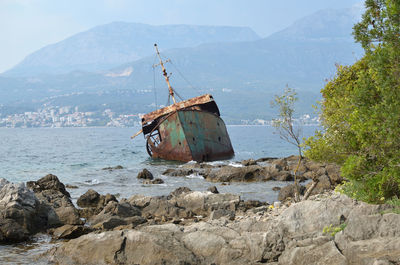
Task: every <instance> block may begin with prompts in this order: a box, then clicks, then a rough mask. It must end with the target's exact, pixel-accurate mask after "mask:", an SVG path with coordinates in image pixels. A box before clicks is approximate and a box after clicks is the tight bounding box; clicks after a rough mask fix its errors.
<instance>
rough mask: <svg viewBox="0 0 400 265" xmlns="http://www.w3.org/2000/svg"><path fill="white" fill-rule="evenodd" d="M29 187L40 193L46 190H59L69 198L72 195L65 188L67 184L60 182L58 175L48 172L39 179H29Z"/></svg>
mask: <svg viewBox="0 0 400 265" xmlns="http://www.w3.org/2000/svg"><path fill="white" fill-rule="evenodd" d="M27 187H28V188H30V189H32V190H33V191H34V192H35V193H40V192H42V191H45V190H52V191H59V192H61V193H62V194H63V195H65V196H67V197H68V198H70V197H71V195H70V194H69V192H68V191H67V190H66V189H65V185H64V184H63V183H61V182H60V180H59V179H58V177H57V176H55V175H53V174H48V175H46V176H44V177H43V178H41V179H39V180H38V181H28V182H27Z"/></svg>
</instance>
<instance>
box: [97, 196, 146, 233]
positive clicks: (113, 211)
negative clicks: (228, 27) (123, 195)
mask: <svg viewBox="0 0 400 265" xmlns="http://www.w3.org/2000/svg"><path fill="white" fill-rule="evenodd" d="M140 215H141V211H140V210H139V209H138V208H136V207H135V206H132V205H131V204H129V203H128V202H122V203H118V202H115V201H110V202H109V203H108V204H107V205H106V206H105V207H104V209H103V210H102V211H101V212H100V213H99V214H97V215H94V216H92V217H91V218H90V219H89V221H90V223H91V224H92V225H97V224H100V223H101V224H103V223H104V222H106V221H109V220H111V221H112V222H111V223H110V224H108V223H106V224H105V225H103V227H108V228H105V229H112V228H114V227H112V228H110V227H111V226H112V225H111V224H113V223H115V222H113V221H115V220H117V219H118V220H123V219H124V218H128V217H133V216H140ZM112 218H114V219H112ZM126 224H127V222H126V221H124V222H122V221H121V224H118V225H116V226H119V225H126Z"/></svg>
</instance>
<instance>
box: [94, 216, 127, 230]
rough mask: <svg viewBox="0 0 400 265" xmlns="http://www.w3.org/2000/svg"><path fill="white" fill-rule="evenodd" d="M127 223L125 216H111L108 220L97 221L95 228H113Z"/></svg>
mask: <svg viewBox="0 0 400 265" xmlns="http://www.w3.org/2000/svg"><path fill="white" fill-rule="evenodd" d="M126 224H127V222H126V221H125V220H124V219H123V218H121V217H118V216H111V217H109V218H107V219H106V220H104V221H102V222H99V223H97V224H96V225H94V226H93V228H95V229H100V230H112V229H114V228H116V227H118V226H123V225H126Z"/></svg>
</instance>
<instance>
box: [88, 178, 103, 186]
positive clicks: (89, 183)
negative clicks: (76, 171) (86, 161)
mask: <svg viewBox="0 0 400 265" xmlns="http://www.w3.org/2000/svg"><path fill="white" fill-rule="evenodd" d="M85 183H86V184H88V185H98V184H100V181H99V180H98V179H89V180H85Z"/></svg>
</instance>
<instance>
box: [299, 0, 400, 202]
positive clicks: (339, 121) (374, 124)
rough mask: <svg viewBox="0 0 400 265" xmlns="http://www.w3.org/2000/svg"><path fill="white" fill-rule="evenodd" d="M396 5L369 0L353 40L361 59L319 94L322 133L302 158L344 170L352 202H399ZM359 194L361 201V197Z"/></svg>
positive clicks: (398, 0) (399, 14)
mask: <svg viewBox="0 0 400 265" xmlns="http://www.w3.org/2000/svg"><path fill="white" fill-rule="evenodd" d="M399 23H400V0H367V1H366V11H365V14H364V15H363V19H362V21H361V22H360V23H358V24H356V25H355V26H354V32H353V33H354V36H355V39H356V41H358V42H360V43H361V44H362V46H363V47H364V49H365V51H366V53H365V56H364V57H363V58H362V59H361V60H359V61H357V62H356V63H355V64H354V65H352V66H338V67H337V73H336V76H335V77H334V78H333V79H332V80H331V81H330V82H328V83H327V85H326V86H325V88H323V89H322V91H321V92H322V96H323V100H322V101H321V103H320V107H321V122H322V126H323V128H324V130H323V131H320V132H317V134H316V135H315V136H313V137H311V138H309V139H307V141H306V144H307V146H308V147H309V149H308V150H307V151H306V156H308V157H309V158H311V159H314V160H319V161H330V162H336V163H339V164H340V165H342V175H343V176H344V177H346V178H347V179H348V180H349V181H350V182H351V185H347V188H348V191H349V192H351V194H352V195H353V196H354V197H357V198H361V199H364V200H366V201H371V202H378V201H382V200H385V199H389V198H391V197H394V196H397V197H400V45H399V43H400V35H399V33H400V28H399ZM361 195H362V196H361Z"/></svg>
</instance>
